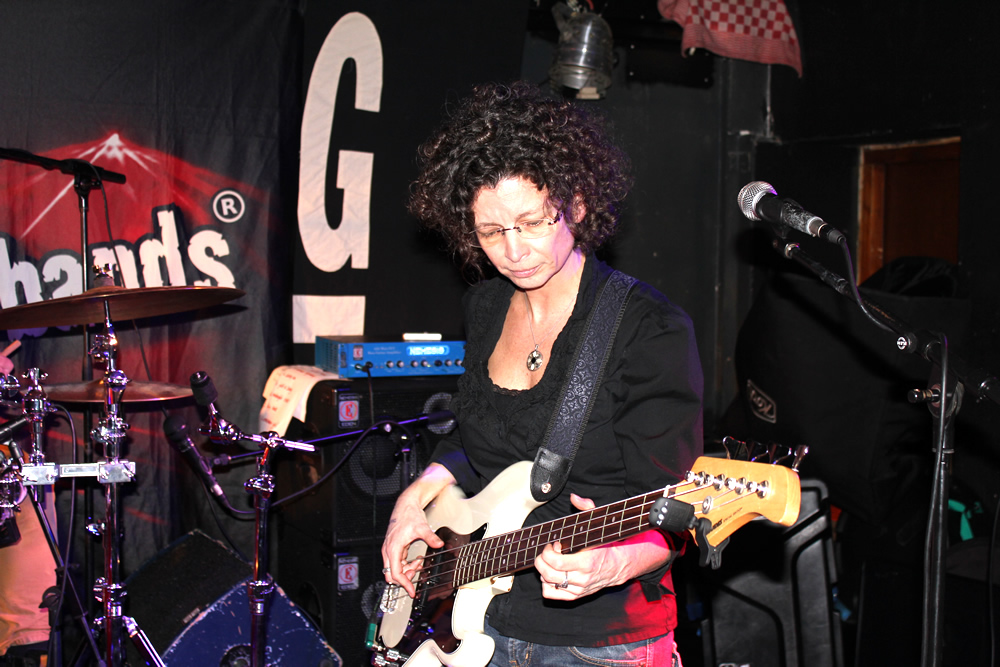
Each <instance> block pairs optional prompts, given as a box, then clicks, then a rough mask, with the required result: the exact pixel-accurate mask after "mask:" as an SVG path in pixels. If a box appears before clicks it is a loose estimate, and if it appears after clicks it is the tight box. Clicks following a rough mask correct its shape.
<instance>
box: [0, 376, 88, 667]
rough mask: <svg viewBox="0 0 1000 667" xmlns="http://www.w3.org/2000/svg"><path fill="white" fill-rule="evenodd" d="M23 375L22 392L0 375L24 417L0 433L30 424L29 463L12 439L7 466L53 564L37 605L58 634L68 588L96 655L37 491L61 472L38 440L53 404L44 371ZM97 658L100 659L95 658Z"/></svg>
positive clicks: (56, 659) (1, 387)
mask: <svg viewBox="0 0 1000 667" xmlns="http://www.w3.org/2000/svg"><path fill="white" fill-rule="evenodd" d="M22 377H23V378H24V379H25V380H26V381H27V383H28V386H27V389H26V390H25V392H24V393H23V394H22V392H21V391H20V388H21V385H20V383H19V382H18V380H17V378H16V377H15V376H13V375H9V376H5V377H3V378H0V396H2V398H3V399H4V400H3V402H4V403H5V404H11V403H14V401H13V400H11V399H13V398H14V397H17V398H19V399H20V401H21V404H22V412H23V414H24V416H23V417H20V418H18V419H16V420H12V421H10V422H8V423H7V424H4V426H3V427H2V430H3V431H4V432H5V434H4V435H3V436H2V437H9V435H13V433H14V432H15V431H16V430H17V429H19V428H20V427H22V426H29V425H30V427H31V443H32V444H31V453H30V455H29V456H28V460H29V461H30V463H25V460H24V459H25V457H24V454H23V452H22V451H21V448H20V447H19V446H18V445H17V443H16V442H15V441H14V440H11V441H10V443H9V450H10V453H11V459H10V461H9V464H10V465H9V468H8V470H12V471H14V472H15V473H16V477H17V480H18V485H19V486H20V487H21V488H25V487H27V488H28V489H30V493H27V494H26V495H27V496H29V497H30V500H31V504H32V507H33V508H34V510H35V515H36V516H37V518H38V522H39V525H40V526H41V528H42V532H43V533H44V535H45V540H46V542H47V543H48V545H49V551H50V552H51V553H52V558H53V560H54V562H55V564H56V583H55V585H54V586H51V587H49V588H48V589H47V590H46V591H45V595H44V597H43V600H42V604H41V605H40V606H41V607H47V608H48V609H49V622H50V626H51V627H52V628H53V629H52V632H53V634H56V635H58V630H57V628H58V621H57V619H55V618H54V613H55V610H56V609H58V608H59V606H60V604H61V602H60V600H61V591H62V590H63V589H64V587H65V589H67V590H69V591H70V594H71V595H72V597H73V600H74V601H75V603H76V606H77V609H79V610H80V617H79V618H80V625H81V627H82V629H83V632H84V637H85V639H86V641H87V642H88V643H89V645H90V648H91V651H92V652H93V654H94V656H99V655H100V651H99V649H98V647H97V642H96V639H95V638H94V633H93V630H92V628H91V622H90V619H89V618H88V615H87V609H86V607H85V606H84V604H83V600H82V598H81V597H80V595H79V593H78V592H77V589H76V584H75V583H74V582H73V578H72V577H70V576H68V575H67V572H66V563H65V561H64V560H63V558H62V554H61V553H60V551H59V546H58V543H57V541H56V536H55V532H54V531H53V530H52V525H51V523H50V522H49V517H48V515H47V514H46V513H45V511H44V509H43V507H42V504H43V503H42V498H41V497H40V496H43V494H40V493H39V489H38V487H39V486H43V485H45V486H48V485H51V484H53V483H54V482H55V481H56V479H58V477H59V476H60V472H59V466H57V465H56V464H54V463H46V462H45V455H44V452H43V451H42V440H41V428H42V421H43V420H44V417H45V415H46V414H48V413H50V412H53V411H55V409H56V408H54V407H52V406H51V405H50V404H49V402H48V401H47V400H46V396H45V390H44V389H43V388H42V386H41V383H40V381H41V380H42V379H44V378H45V377H46V374H45V373H44V372H42V371H41V370H40V369H37V368H31V369H29V370H28V371H26V372H25V373H24V374H23V376H22ZM64 467H65V466H64ZM74 472H75V471H67V472H66V473H65V474H63V476H83V475H87V474H90V471H80V472H79V474H73V473H74ZM7 477H8V475H7V472H6V471H5V473H4V478H5V479H4V481H6V478H7ZM3 486H4V488H7V486H8V485H7V484H4V485H3ZM18 502H20V501H18ZM0 504H6V503H0ZM17 509H19V508H17ZM53 644H54V645H55V650H56V651H59V650H61V647H59V645H58V644H59V640H58V636H57V638H56V641H55V642H53ZM50 653H51V651H50ZM98 660H100V659H99V658H98ZM50 662H53V664H57V665H58V664H61V663H62V660H61V654H58V653H57V654H55V655H50ZM101 664H102V665H103V664H104V663H103V662H101Z"/></svg>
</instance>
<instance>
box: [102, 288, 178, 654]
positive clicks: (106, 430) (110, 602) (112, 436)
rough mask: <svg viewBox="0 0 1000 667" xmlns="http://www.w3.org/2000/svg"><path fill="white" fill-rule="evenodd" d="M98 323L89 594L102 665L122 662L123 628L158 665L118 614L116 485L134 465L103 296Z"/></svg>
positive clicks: (134, 627)
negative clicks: (97, 509)
mask: <svg viewBox="0 0 1000 667" xmlns="http://www.w3.org/2000/svg"><path fill="white" fill-rule="evenodd" d="M104 325H105V333H102V334H96V335H95V336H94V344H93V347H92V348H91V350H90V355H91V357H92V359H93V360H94V362H95V363H98V364H103V365H104V367H105V371H104V386H105V398H104V409H103V412H102V416H101V419H100V420H99V421H98V424H97V426H96V427H95V428H94V429H93V430H92V431H91V437H92V438H93V440H94V442H95V443H99V444H101V445H102V446H103V450H104V459H105V461H104V463H103V467H99V469H98V474H97V479H98V481H99V482H101V483H102V484H104V485H105V486H104V496H105V517H104V523H103V525H100V526H90V527H88V528H90V529H91V530H92V532H98V533H99V534H100V535H101V537H102V541H103V546H104V576H103V577H99V578H98V579H97V580H96V581H95V582H94V596H95V597H96V598H97V599H98V600H99V601H100V602H101V603H102V605H103V608H104V617H103V618H102V619H100V621H101V623H102V624H103V626H104V649H105V655H106V657H107V662H108V664H109V665H111V667H118V666H119V665H122V664H123V663H124V646H123V644H122V639H123V635H124V633H125V632H127V633H128V635H129V637H130V638H131V639H132V641H133V642H134V643H135V645H136V648H138V649H139V650H140V651H141V652H142V653H143V654H145V656H146V658H147V660H148V661H149V662H150V663H151V664H153V665H155V666H157V667H161V666H162V665H163V661H162V660H161V659H160V657H159V655H157V653H156V650H155V649H154V648H153V645H152V644H151V643H150V641H149V639H148V638H147V637H146V635H145V633H144V632H143V631H142V630H141V629H140V628H139V626H138V624H137V623H136V622H135V620H134V619H131V618H128V617H126V616H124V615H123V614H122V606H123V602H124V600H125V596H126V591H125V585H124V584H123V583H122V581H121V539H122V511H121V495H120V490H119V484H120V483H121V482H126V481H131V480H132V479H133V478H134V477H135V464H134V463H130V462H128V461H123V460H122V459H120V458H119V457H120V456H121V448H122V444H123V443H124V441H125V432H126V431H127V430H128V424H127V423H126V422H125V420H124V419H123V418H122V413H121V397H122V393H123V392H124V391H125V387H126V385H127V384H128V381H129V380H128V377H127V376H126V375H125V373H124V372H123V371H122V370H120V369H119V368H117V365H116V358H117V351H118V339H117V337H116V336H115V331H114V327H113V326H112V324H111V312H110V307H109V305H108V302H107V301H105V302H104ZM99 466H100V464H99Z"/></svg>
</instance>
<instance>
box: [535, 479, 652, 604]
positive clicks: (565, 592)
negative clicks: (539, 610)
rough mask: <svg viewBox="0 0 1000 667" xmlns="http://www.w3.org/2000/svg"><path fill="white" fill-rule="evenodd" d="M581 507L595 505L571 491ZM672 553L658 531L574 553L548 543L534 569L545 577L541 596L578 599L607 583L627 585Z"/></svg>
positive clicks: (571, 499) (574, 502) (573, 500)
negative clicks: (564, 551)
mask: <svg viewBox="0 0 1000 667" xmlns="http://www.w3.org/2000/svg"><path fill="white" fill-rule="evenodd" d="M570 501H571V502H572V503H573V506H574V507H575V508H577V509H578V510H590V509H593V508H594V507H595V506H596V505H595V503H594V501H593V500H591V499H589V498H581V497H580V496H578V495H576V494H570ZM669 556H670V549H669V547H668V546H667V544H666V540H665V539H664V538H663V536H662V535H661V534H659V533H658V532H657V531H655V530H649V531H644V532H642V533H640V534H639V535H636V536H635V537H632V538H629V539H627V540H623V541H621V542H614V543H611V544H605V545H603V546H600V547H594V548H592V549H585V550H583V551H580V552H579V553H575V554H564V553H562V545H561V544H560V543H559V542H555V543H553V544H548V545H546V546H545V549H543V550H542V552H541V553H540V554H539V555H538V556H537V557H536V558H535V569H536V570H538V573H539V574H540V575H541V577H542V596H543V597H545V598H548V599H550V600H576V599H579V598H582V597H586V596H587V595H591V594H593V593H596V592H597V591H599V590H601V589H602V588H606V587H608V586H617V585H619V584H624V583H626V582H628V581H630V580H632V579H634V578H635V577H638V576H639V575H642V574H645V573H646V572H649V571H651V570H653V569H655V568H656V567H659V566H660V565H661V564H662V563H664V562H666V559H667V558H669Z"/></svg>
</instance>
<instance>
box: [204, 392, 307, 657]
mask: <svg viewBox="0 0 1000 667" xmlns="http://www.w3.org/2000/svg"><path fill="white" fill-rule="evenodd" d="M208 412H209V421H208V425H207V426H203V427H202V428H201V429H199V430H200V431H201V432H202V433H204V434H206V435H208V436H209V438H210V439H211V440H212V442H215V443H227V442H232V443H235V442H239V441H241V440H244V441H248V442H254V443H257V444H258V445H261V446H262V450H261V452H260V453H259V455H258V458H257V475H256V476H255V477H251V478H250V479H248V480H247V481H246V483H245V484H244V485H243V486H244V488H245V489H246V491H247V493H249V494H251V495H252V496H253V506H254V558H253V578H252V579H251V580H250V581H249V582H247V600H248V601H249V603H250V660H251V662H250V664H251V667H265V665H266V663H265V660H264V658H265V653H266V648H267V612H268V608H269V606H270V602H271V594H272V593H273V592H274V580H273V579H272V578H271V575H270V574H269V568H270V555H269V554H270V552H269V547H268V520H267V519H268V513H269V512H270V509H271V495H272V494H273V493H274V475H273V474H272V472H271V458H272V456H273V454H274V451H275V450H277V449H281V448H285V449H299V450H302V451H307V452H314V451H316V448H315V447H313V446H312V445H309V444H305V443H300V442H294V441H291V440H285V439H283V438H279V437H278V434H277V433H275V432H273V431H268V432H266V433H262V434H261V435H250V434H245V433H243V432H242V431H240V429H239V428H237V427H236V426H234V425H233V424H230V423H229V422H227V421H226V420H225V419H223V418H222V416H221V415H220V414H219V412H218V410H217V409H216V408H215V406H214V405H213V404H211V403H209V405H208Z"/></svg>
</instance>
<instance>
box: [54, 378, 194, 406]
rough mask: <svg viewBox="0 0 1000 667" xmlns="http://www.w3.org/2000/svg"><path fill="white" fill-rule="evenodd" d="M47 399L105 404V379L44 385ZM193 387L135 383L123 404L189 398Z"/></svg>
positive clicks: (124, 396) (128, 389)
mask: <svg viewBox="0 0 1000 667" xmlns="http://www.w3.org/2000/svg"><path fill="white" fill-rule="evenodd" d="M43 386H44V389H45V397H46V398H48V399H49V400H50V401H55V402H56V403H103V402H104V401H105V397H106V391H105V385H104V378H101V379H100V380H94V381H92V382H70V383H66V384H49V385H43ZM191 395H192V391H191V387H185V386H183V385H179V384H167V383H166V382H134V381H130V382H129V383H128V384H127V385H125V390H124V391H123V392H122V398H121V402H122V403H148V402H150V401H170V400H174V399H177V398H188V397H189V396H191Z"/></svg>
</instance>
